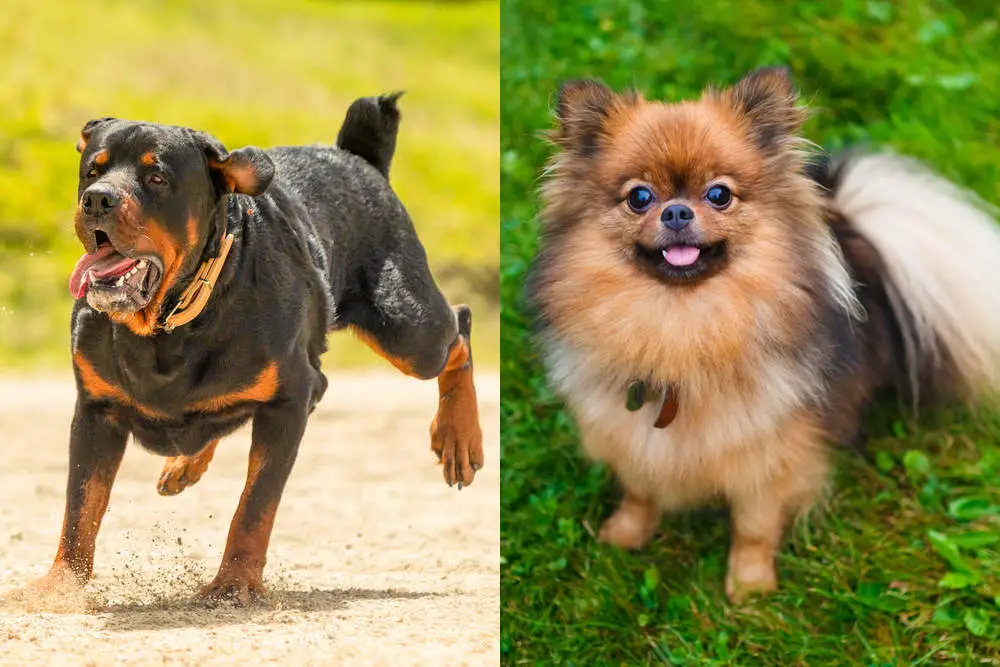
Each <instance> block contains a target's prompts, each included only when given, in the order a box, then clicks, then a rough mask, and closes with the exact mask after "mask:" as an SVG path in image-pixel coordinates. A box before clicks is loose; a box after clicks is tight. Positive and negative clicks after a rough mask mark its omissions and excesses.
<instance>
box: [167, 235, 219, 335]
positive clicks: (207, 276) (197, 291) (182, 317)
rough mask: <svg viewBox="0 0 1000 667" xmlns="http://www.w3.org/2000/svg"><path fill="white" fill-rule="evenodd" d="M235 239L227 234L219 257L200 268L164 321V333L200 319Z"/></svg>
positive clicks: (213, 258)
mask: <svg viewBox="0 0 1000 667" xmlns="http://www.w3.org/2000/svg"><path fill="white" fill-rule="evenodd" d="M233 238H234V237H233V235H232V234H226V236H225V237H224V238H223V239H222V243H221V244H220V246H219V255H218V256H217V257H209V258H208V259H206V260H205V261H204V262H202V263H201V266H200V267H198V272H197V273H196V274H195V275H194V279H193V280H192V281H191V284H190V285H188V286H187V288H186V289H185V290H184V292H182V293H181V298H180V300H179V301H178V302H177V305H176V306H174V309H173V310H171V311H170V314H169V315H167V319H166V320H164V321H163V330H164V331H166V332H167V333H170V332H171V331H173V330H174V329H176V328H177V327H182V326H184V325H185V324H187V323H188V322H190V321H191V320H193V319H194V318H196V317H198V315H200V314H201V311H202V310H204V309H205V305H206V304H208V298H209V297H210V296H212V290H213V289H215V283H216V282H217V281H218V280H219V274H220V273H222V267H223V265H225V263H226V257H228V256H229V251H230V250H231V249H232V247H233Z"/></svg>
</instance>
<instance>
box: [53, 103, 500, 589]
mask: <svg viewBox="0 0 1000 667" xmlns="http://www.w3.org/2000/svg"><path fill="white" fill-rule="evenodd" d="M398 97H399V94H398V93H397V94H393V95H384V96H381V97H369V98H362V99H359V100H357V101H355V102H354V104H352V105H351V107H350V108H349V110H348V112H347V117H346V119H345V121H344V124H343V127H342V128H341V130H340V133H339V135H338V137H337V143H336V146H335V147H333V146H309V147H282V148H272V149H269V150H261V149H259V148H255V147H251V146H248V147H246V148H240V149H238V150H234V151H228V150H226V148H225V147H224V146H223V145H222V144H221V143H220V142H219V141H218V140H216V139H215V138H213V137H212V136H210V135H208V134H205V133H203V132H199V131H195V130H191V129H188V128H184V127H172V126H164V125H158V124H154V123H142V122H132V121H126V120H119V119H114V118H102V119H99V120H94V121H90V122H89V123H87V124H86V126H84V128H83V131H82V133H81V136H80V140H79V142H78V144H77V149H78V150H79V151H80V153H81V154H82V157H81V160H80V186H79V191H78V207H77V212H76V219H75V227H76V235H77V236H78V237H79V239H80V242H81V243H82V244H83V246H84V248H85V249H86V254H85V255H83V257H82V258H81V259H80V261H79V262H78V263H77V265H76V268H75V269H74V270H73V273H72V276H71V277H70V291H71V292H72V294H73V296H74V298H75V299H76V305H75V307H74V309H73V316H72V352H73V368H74V371H75V375H76V383H77V392H78V397H77V403H76V412H75V415H74V417H73V425H72V431H71V437H70V462H69V482H68V485H67V494H66V496H67V497H66V516H65V521H64V523H63V529H62V536H61V538H60V542H59V550H58V552H57V553H56V558H55V563H54V565H53V566H52V570H51V571H50V572H49V574H48V576H47V577H46V578H45V579H43V580H42V582H40V583H41V584H42V585H44V584H45V583H46V581H49V582H54V581H55V580H66V579H67V577H69V578H71V579H72V580H73V581H74V582H76V583H77V584H80V585H82V583H83V582H85V581H86V580H87V579H88V578H89V577H90V575H91V572H92V570H93V557H94V542H95V539H96V537H97V531H98V527H99V526H100V523H101V518H102V516H103V515H104V511H105V509H106V507H107V504H108V496H109V494H110V491H111V485H112V483H113V482H114V479H115V474H116V472H117V470H118V466H119V463H120V462H121V459H122V455H123V453H124V451H125V443H126V441H127V439H128V436H129V434H132V435H133V436H135V439H136V440H137V441H138V442H139V443H141V444H142V445H143V446H144V447H145V448H146V449H148V450H150V451H152V452H155V453H157V454H160V455H162V456H165V457H168V458H167V463H166V466H165V468H164V470H163V474H162V476H161V477H160V481H159V491H160V493H162V494H164V495H171V494H175V493H179V492H180V491H182V490H183V489H184V488H185V487H186V486H189V485H191V484H193V483H195V482H196V481H197V480H198V479H199V478H200V477H201V475H202V473H203V472H204V471H205V468H206V467H207V465H208V462H209V461H210V460H211V458H212V454H213V453H214V450H215V447H216V445H217V444H218V442H219V439H220V438H222V437H223V436H225V435H226V434H228V433H230V432H232V431H233V430H234V429H236V428H237V427H239V426H240V425H242V424H244V423H245V422H247V421H248V420H253V436H252V440H253V443H252V446H251V449H250V461H249V471H248V474H247V481H246V487H245V488H244V490H243V495H242V496H241V498H240V503H239V507H238V509H237V510H236V515H235V516H234V517H233V521H232V525H231V527H230V530H229V538H228V541H227V543H226V550H225V554H224V555H223V558H222V565H221V567H220V568H219V572H218V574H217V575H216V577H215V579H214V580H213V581H212V582H211V583H210V584H208V585H207V586H206V587H205V588H204V589H203V590H202V596H203V597H206V598H208V599H232V600H236V601H237V602H241V603H247V602H250V601H251V600H254V599H256V598H257V597H259V596H260V595H261V593H262V592H263V588H262V575H263V570H264V563H265V560H266V554H267V545H268V540H269V538H270V535H271V528H272V526H273V524H274V518H275V513H276V511H277V509H278V502H279V500H280V498H281V493H282V490H283V488H284V486H285V481H286V480H287V478H288V474H289V472H290V471H291V469H292V464H293V463H294V461H295V456H296V452H297V450H298V448H299V441H300V440H301V439H302V434H303V431H304V430H305V426H306V420H307V418H308V416H309V414H310V413H311V412H312V410H313V408H314V407H315V406H316V403H317V402H318V401H319V400H320V398H322V396H323V393H324V391H325V390H326V387H327V380H326V377H325V376H324V375H323V372H322V371H321V370H320V356H321V355H322V354H323V352H324V351H325V349H326V334H327V332H329V331H336V330H341V329H350V330H351V331H353V332H354V333H355V334H357V335H358V336H359V337H360V338H362V339H363V340H364V341H365V342H366V343H367V344H368V345H370V346H371V347H372V348H373V349H375V350H376V351H377V352H378V353H379V354H381V355H382V356H383V357H385V358H386V359H388V360H389V361H390V362H391V363H392V364H393V365H394V366H396V367H397V368H398V369H399V370H401V371H403V372H404V373H406V374H408V375H411V376H414V377H416V378H421V379H429V378H434V377H436V378H437V379H438V387H439V391H440V400H439V403H438V410H437V415H436V416H435V418H434V421H433V422H432V424H431V428H430V437H431V449H432V450H433V451H434V452H435V453H436V454H437V456H438V458H439V460H440V461H441V462H442V463H443V465H444V478H445V481H447V483H448V485H449V486H450V485H452V484H455V485H457V486H458V488H459V489H461V488H462V487H463V486H468V485H469V484H471V483H472V480H473V477H474V476H475V473H476V471H477V470H478V469H479V468H480V467H481V466H482V465H483V452H482V432H481V430H480V427H479V418H478V415H477V406H476V390H475V387H474V385H473V379H472V353H471V347H470V333H471V313H470V311H469V309H468V308H467V307H465V306H456V307H454V308H451V307H449V306H448V304H447V302H446V301H445V298H444V297H443V296H442V295H441V293H440V292H439V291H438V288H437V286H436V285H435V283H434V279H433V278H432V277H431V273H430V270H429V269H428V266H427V257H426V255H425V252H424V248H423V246H422V245H421V243H420V240H419V239H418V238H417V234H416V232H415V231H414V228H413V224H412V222H411V220H410V218H409V216H408V215H407V212H406V209H405V208H404V207H403V204H402V203H401V202H400V200H399V199H398V198H397V197H396V195H395V194H394V192H393V190H392V188H391V187H390V185H389V180H388V177H389V163H390V161H391V159H392V156H393V152H394V150H395V145H396V133H397V129H398V127H399V118H400V114H399V109H398V107H397V99H398Z"/></svg>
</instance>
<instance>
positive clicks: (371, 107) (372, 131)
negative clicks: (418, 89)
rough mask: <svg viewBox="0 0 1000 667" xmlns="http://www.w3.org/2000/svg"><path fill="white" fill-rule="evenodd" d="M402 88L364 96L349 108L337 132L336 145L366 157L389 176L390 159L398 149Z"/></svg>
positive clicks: (366, 159)
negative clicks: (397, 104)
mask: <svg viewBox="0 0 1000 667" xmlns="http://www.w3.org/2000/svg"><path fill="white" fill-rule="evenodd" d="M402 94H403V93H402V92H397V93H390V94H388V95H379V96H378V97H362V98H359V99H357V100H355V101H354V103H353V104H351V106H350V108H349V109H348V110H347V117H346V118H344V124H343V125H342V126H341V128H340V133H339V134H338V135H337V146H338V147H339V148H342V149H343V150H345V151H348V152H350V153H354V154H355V155H357V156H358V157H361V158H364V159H365V161H366V162H368V163H369V164H370V165H371V166H373V167H375V168H376V169H378V170H379V171H380V172H382V175H383V176H385V177H386V178H389V163H390V162H392V154H393V153H394V152H395V151H396V133H397V132H398V131H399V108H398V107H397V106H396V101H397V100H398V99H399V98H400V96H401V95H402Z"/></svg>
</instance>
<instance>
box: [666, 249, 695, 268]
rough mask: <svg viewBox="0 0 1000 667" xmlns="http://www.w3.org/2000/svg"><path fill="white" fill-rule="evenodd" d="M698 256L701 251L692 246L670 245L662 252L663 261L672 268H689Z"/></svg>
mask: <svg viewBox="0 0 1000 667" xmlns="http://www.w3.org/2000/svg"><path fill="white" fill-rule="evenodd" d="M699 255H701V250H699V249H698V248H696V247H694V246H692V245H672V246H670V247H669V248H667V249H666V250H664V251H663V259H665V260H667V264H670V265H672V266H691V265H692V264H694V263H695V262H697V261H698V256H699Z"/></svg>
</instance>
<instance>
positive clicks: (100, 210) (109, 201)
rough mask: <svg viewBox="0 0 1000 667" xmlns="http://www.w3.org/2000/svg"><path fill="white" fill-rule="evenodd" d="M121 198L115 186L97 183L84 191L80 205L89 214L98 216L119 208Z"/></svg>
mask: <svg viewBox="0 0 1000 667" xmlns="http://www.w3.org/2000/svg"><path fill="white" fill-rule="evenodd" d="M119 204H121V198H120V197H119V196H118V193H117V192H115V190H114V188H112V187H111V186H108V185H103V184H97V185H92V186H90V187H89V188H87V189H86V190H85V191H84V193H83V199H82V200H81V201H80V206H81V207H83V212H84V213H86V214H87V215H96V216H98V217H100V216H102V215H106V214H108V213H110V212H111V211H114V210H115V209H116V208H118V205H119Z"/></svg>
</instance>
